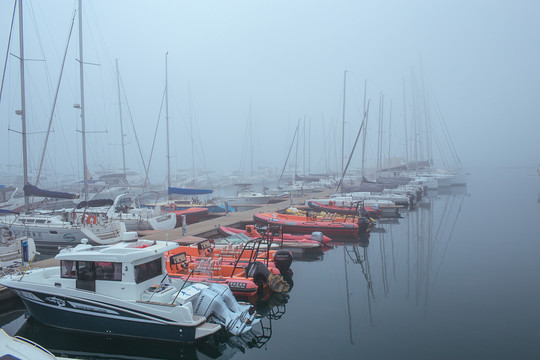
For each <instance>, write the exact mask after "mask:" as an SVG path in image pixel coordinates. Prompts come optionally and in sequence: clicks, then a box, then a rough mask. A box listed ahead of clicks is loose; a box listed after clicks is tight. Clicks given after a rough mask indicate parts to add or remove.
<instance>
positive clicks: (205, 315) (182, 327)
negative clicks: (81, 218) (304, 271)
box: [0, 232, 258, 342]
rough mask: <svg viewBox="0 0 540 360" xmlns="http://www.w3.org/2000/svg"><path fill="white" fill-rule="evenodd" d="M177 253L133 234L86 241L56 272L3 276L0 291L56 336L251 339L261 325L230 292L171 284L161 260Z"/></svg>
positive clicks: (63, 257) (65, 254)
mask: <svg viewBox="0 0 540 360" xmlns="http://www.w3.org/2000/svg"><path fill="white" fill-rule="evenodd" d="M177 246H178V244H177V243H175V242H166V241H154V240H139V239H138V238H137V234H136V233H134V232H127V233H125V234H124V241H122V242H121V243H118V244H114V245H108V246H92V245H90V244H88V243H87V241H85V240H83V241H82V243H81V244H79V245H77V246H75V247H69V248H66V249H63V250H61V251H60V253H59V254H58V255H57V256H56V259H57V260H59V261H60V265H59V266H55V267H50V268H44V269H36V270H30V271H27V272H26V273H24V274H23V276H21V275H19V276H15V275H8V276H5V277H3V278H1V279H0V285H3V286H5V287H8V288H10V289H11V290H12V291H13V292H14V293H15V294H17V295H18V296H19V297H20V298H21V299H22V301H23V303H24V304H25V306H26V307H27V309H28V310H29V312H30V314H31V315H32V316H33V317H34V318H35V319H36V320H38V321H40V322H42V323H44V324H46V325H50V326H55V327H59V328H65V329H72V330H79V331H85V332H92V333H98V334H104V335H107V336H128V337H138V338H150V339H156V340H165V341H179V342H194V341H195V340H197V339H201V338H204V337H206V336H209V335H211V334H213V333H215V332H217V331H218V330H219V329H221V327H222V326H223V327H224V328H225V329H226V330H228V331H229V332H231V333H232V334H233V335H238V334H241V333H243V332H245V331H249V330H250V329H251V326H252V324H253V323H255V322H257V321H258V319H255V312H254V310H253V308H252V307H251V306H249V305H240V304H239V303H238V302H237V301H236V300H235V298H234V296H233V295H232V293H231V291H230V289H229V288H228V287H226V286H223V285H218V284H212V285H208V286H207V285H203V284H197V283H189V282H187V283H186V282H183V281H180V280H177V283H172V282H171V280H170V279H169V277H168V274H167V272H166V265H165V253H166V252H168V251H170V250H172V249H175V248H176V247H177ZM175 285H178V286H179V287H180V288H178V287H177V286H175Z"/></svg>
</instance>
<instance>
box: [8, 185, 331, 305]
mask: <svg viewBox="0 0 540 360" xmlns="http://www.w3.org/2000/svg"><path fill="white" fill-rule="evenodd" d="M333 192H334V191H333V190H331V189H327V190H324V191H322V192H317V193H309V194H305V195H303V196H298V195H297V196H295V197H293V198H292V200H291V199H287V200H284V201H281V202H277V203H273V204H266V205H261V206H257V207H255V208H253V209H251V210H246V211H240V212H230V213H229V214H228V215H224V216H219V217H215V218H212V219H209V220H204V221H200V222H197V223H194V224H190V225H187V226H186V233H185V234H184V229H183V228H181V227H179V228H176V229H173V230H167V231H155V232H145V233H143V234H144V235H143V236H141V238H142V239H150V240H174V241H177V242H181V243H190V242H193V241H196V240H197V238H204V237H207V236H215V235H217V229H218V228H219V227H220V226H232V227H234V226H243V225H245V224H249V223H252V222H253V215H254V214H256V213H260V212H276V213H278V212H283V211H285V210H286V209H287V208H288V207H289V206H298V207H300V206H303V205H304V204H305V202H306V200H308V199H311V198H313V197H317V198H324V197H327V196H329V195H330V194H331V193H333ZM141 235H142V234H141ZM59 265H60V262H59V261H58V260H56V259H55V258H51V259H45V260H40V261H37V262H35V263H32V265H31V267H32V268H45V267H51V266H59ZM21 270H24V269H21ZM13 297H15V294H14V293H13V292H12V291H11V290H9V289H6V288H4V287H3V286H0V301H5V300H9V299H11V298H13Z"/></svg>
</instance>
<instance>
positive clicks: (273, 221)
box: [253, 213, 372, 237]
mask: <svg viewBox="0 0 540 360" xmlns="http://www.w3.org/2000/svg"><path fill="white" fill-rule="evenodd" d="M253 220H255V221H256V222H257V223H260V224H264V225H280V226H281V227H282V229H283V231H284V232H290V233H295V234H307V233H312V232H313V231H320V232H322V233H323V234H324V235H326V236H346V237H348V236H358V235H360V234H363V233H365V232H366V231H369V229H370V227H371V226H372V223H371V220H370V219H368V218H365V217H351V218H346V219H335V220H333V219H332V218H331V217H320V216H317V215H309V214H308V215H307V216H298V215H285V214H278V213H257V214H255V215H253Z"/></svg>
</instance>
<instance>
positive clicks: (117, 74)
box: [116, 59, 127, 176]
mask: <svg viewBox="0 0 540 360" xmlns="http://www.w3.org/2000/svg"><path fill="white" fill-rule="evenodd" d="M116 83H117V86H118V113H119V115H120V136H121V138H122V165H123V168H122V169H123V170H124V176H127V175H126V174H127V171H126V152H125V147H124V125H123V123H122V101H121V99H120V72H119V71H118V59H116Z"/></svg>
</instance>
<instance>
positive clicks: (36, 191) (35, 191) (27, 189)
mask: <svg viewBox="0 0 540 360" xmlns="http://www.w3.org/2000/svg"><path fill="white" fill-rule="evenodd" d="M23 190H24V196H39V197H48V198H55V199H77V198H78V197H79V196H78V195H76V194H70V193H67V192H60V191H50V190H43V189H40V188H38V187H37V186H34V185H30V184H26V185H24V187H23Z"/></svg>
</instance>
